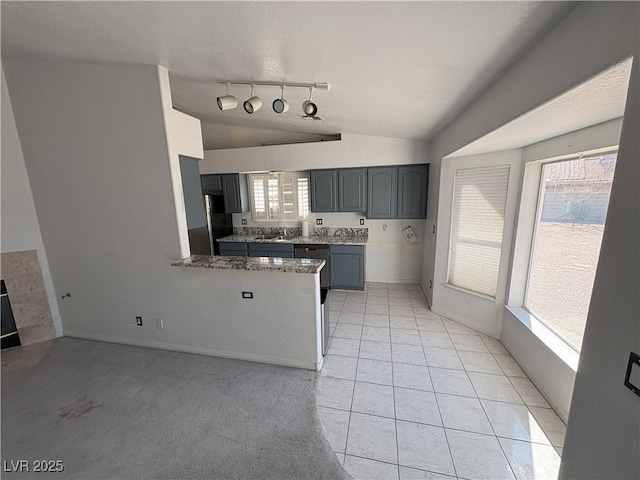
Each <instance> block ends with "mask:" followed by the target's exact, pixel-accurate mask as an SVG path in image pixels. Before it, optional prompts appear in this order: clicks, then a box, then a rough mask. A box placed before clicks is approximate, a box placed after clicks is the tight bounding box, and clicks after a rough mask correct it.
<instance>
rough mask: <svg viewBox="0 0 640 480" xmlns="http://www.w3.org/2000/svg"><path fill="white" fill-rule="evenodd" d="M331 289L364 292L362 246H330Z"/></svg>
mask: <svg viewBox="0 0 640 480" xmlns="http://www.w3.org/2000/svg"><path fill="white" fill-rule="evenodd" d="M329 261H330V262H331V288H338V289H343V290H364V281H365V280H364V278H365V273H364V265H365V258H364V246H363V245H331V246H330V247H329Z"/></svg>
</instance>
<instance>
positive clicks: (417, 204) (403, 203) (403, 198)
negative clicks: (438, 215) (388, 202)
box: [397, 165, 429, 218]
mask: <svg viewBox="0 0 640 480" xmlns="http://www.w3.org/2000/svg"><path fill="white" fill-rule="evenodd" d="M428 175H429V166H428V165H403V166H400V167H398V216H397V218H426V216H427V181H428Z"/></svg>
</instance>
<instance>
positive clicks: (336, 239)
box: [217, 235, 369, 245]
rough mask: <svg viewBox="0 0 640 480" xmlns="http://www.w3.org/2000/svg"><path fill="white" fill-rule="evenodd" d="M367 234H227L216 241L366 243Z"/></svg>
mask: <svg viewBox="0 0 640 480" xmlns="http://www.w3.org/2000/svg"><path fill="white" fill-rule="evenodd" d="M368 239H369V237H368V236H329V235H310V236H308V237H303V236H298V237H288V238H286V239H284V240H275V239H268V238H256V235H229V236H227V237H222V238H218V239H217V241H218V242H231V243H234V242H235V243H245V242H246V243H276V244H278V243H293V244H303V245H366V243H367V240H368Z"/></svg>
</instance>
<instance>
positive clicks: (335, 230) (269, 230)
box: [233, 225, 369, 237]
mask: <svg viewBox="0 0 640 480" xmlns="http://www.w3.org/2000/svg"><path fill="white" fill-rule="evenodd" d="M285 230H286V233H285ZM233 234H234V235H289V236H298V237H299V236H301V235H302V229H301V228H300V227H233ZM309 235H319V236H323V237H366V236H368V235H369V229H368V228H353V227H313V226H311V225H310V226H309Z"/></svg>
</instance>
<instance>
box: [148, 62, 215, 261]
mask: <svg viewBox="0 0 640 480" xmlns="http://www.w3.org/2000/svg"><path fill="white" fill-rule="evenodd" d="M157 69H158V70H157V73H158V82H159V87H160V100H161V102H162V103H161V107H162V113H163V117H164V129H165V135H166V144H167V148H168V154H169V169H170V171H171V186H172V188H173V204H174V209H175V215H176V232H177V234H178V238H179V241H180V252H181V256H182V258H187V257H188V256H189V255H190V254H191V249H190V246H189V230H188V228H187V214H186V207H185V199H184V195H183V191H182V176H181V174H180V159H179V156H180V155H184V156H187V157H191V158H198V159H201V158H203V157H204V150H203V147H202V130H201V128H200V120H198V119H197V118H193V117H190V116H189V115H186V114H184V113H182V112H178V111H177V110H174V109H173V102H172V101H171V85H170V84H169V71H168V70H167V69H166V68H164V67H161V66H158V67H157Z"/></svg>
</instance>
